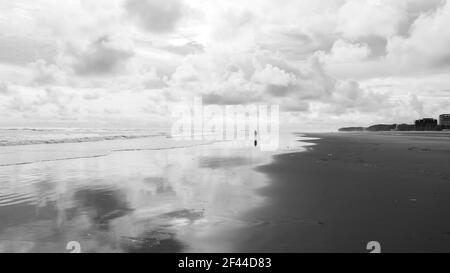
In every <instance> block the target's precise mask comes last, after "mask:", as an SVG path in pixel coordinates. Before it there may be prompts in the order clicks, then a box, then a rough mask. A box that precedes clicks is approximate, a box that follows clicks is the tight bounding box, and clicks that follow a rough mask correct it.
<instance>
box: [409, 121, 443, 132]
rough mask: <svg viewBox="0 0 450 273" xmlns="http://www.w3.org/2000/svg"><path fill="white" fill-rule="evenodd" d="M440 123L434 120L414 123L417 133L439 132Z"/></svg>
mask: <svg viewBox="0 0 450 273" xmlns="http://www.w3.org/2000/svg"><path fill="white" fill-rule="evenodd" d="M437 126H438V121H437V120H436V119H434V118H423V119H418V120H416V122H415V123H414V127H415V129H416V131H434V130H437Z"/></svg>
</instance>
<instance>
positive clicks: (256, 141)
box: [255, 130, 258, 147]
mask: <svg viewBox="0 0 450 273" xmlns="http://www.w3.org/2000/svg"><path fill="white" fill-rule="evenodd" d="M256 146H258V132H257V131H256V130H255V147H256Z"/></svg>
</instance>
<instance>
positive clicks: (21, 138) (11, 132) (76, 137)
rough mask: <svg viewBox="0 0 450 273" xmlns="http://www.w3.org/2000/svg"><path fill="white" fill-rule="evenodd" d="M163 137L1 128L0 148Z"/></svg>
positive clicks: (132, 132) (128, 132)
mask: <svg viewBox="0 0 450 273" xmlns="http://www.w3.org/2000/svg"><path fill="white" fill-rule="evenodd" d="M165 135H166V133H164V132H148V131H143V130H111V129H61V128H56V129H40V128H2V129H0V146H18V145H36V144H57V143H78V142H96V141H105V140H118V139H135V138H146V137H157V136H165Z"/></svg>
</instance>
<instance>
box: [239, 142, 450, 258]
mask: <svg viewBox="0 0 450 273" xmlns="http://www.w3.org/2000/svg"><path fill="white" fill-rule="evenodd" d="M306 136H308V137H319V138H321V139H319V140H314V141H310V142H314V143H315V144H316V145H315V146H312V147H310V148H309V150H308V151H307V152H302V153H290V154H281V155H277V156H275V160H274V162H273V163H270V164H268V165H265V166H261V167H259V168H258V170H259V171H261V172H263V173H265V174H267V175H268V176H269V178H270V181H271V183H270V184H269V186H267V187H264V188H263V189H261V190H260V193H261V194H262V195H263V196H265V197H267V199H266V200H267V202H266V205H265V206H263V207H260V208H257V209H254V210H251V212H249V213H248V214H247V215H246V217H247V218H248V219H254V221H255V223H258V225H256V226H253V227H251V228H245V229H242V231H241V238H240V242H239V243H238V248H237V249H238V251H243V252H369V251H368V250H366V245H367V243H368V242H369V241H378V242H379V243H380V244H381V251H382V252H449V251H450V168H449V166H450V138H449V137H450V134H448V133H447V134H446V133H442V134H434V133H433V134H426V133H400V134H394V133H382V134H377V133H330V134H306Z"/></svg>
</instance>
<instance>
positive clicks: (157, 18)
mask: <svg viewBox="0 0 450 273" xmlns="http://www.w3.org/2000/svg"><path fill="white" fill-rule="evenodd" d="M125 8H126V10H127V12H128V14H129V16H131V17H133V19H135V20H136V21H137V23H139V25H140V26H142V27H143V28H144V29H145V30H147V31H150V32H154V33H167V32H171V31H173V30H175V27H176V25H177V23H178V21H179V20H180V19H181V17H182V15H183V13H182V10H183V6H182V3H181V1H179V0H127V1H126V2H125Z"/></svg>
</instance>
